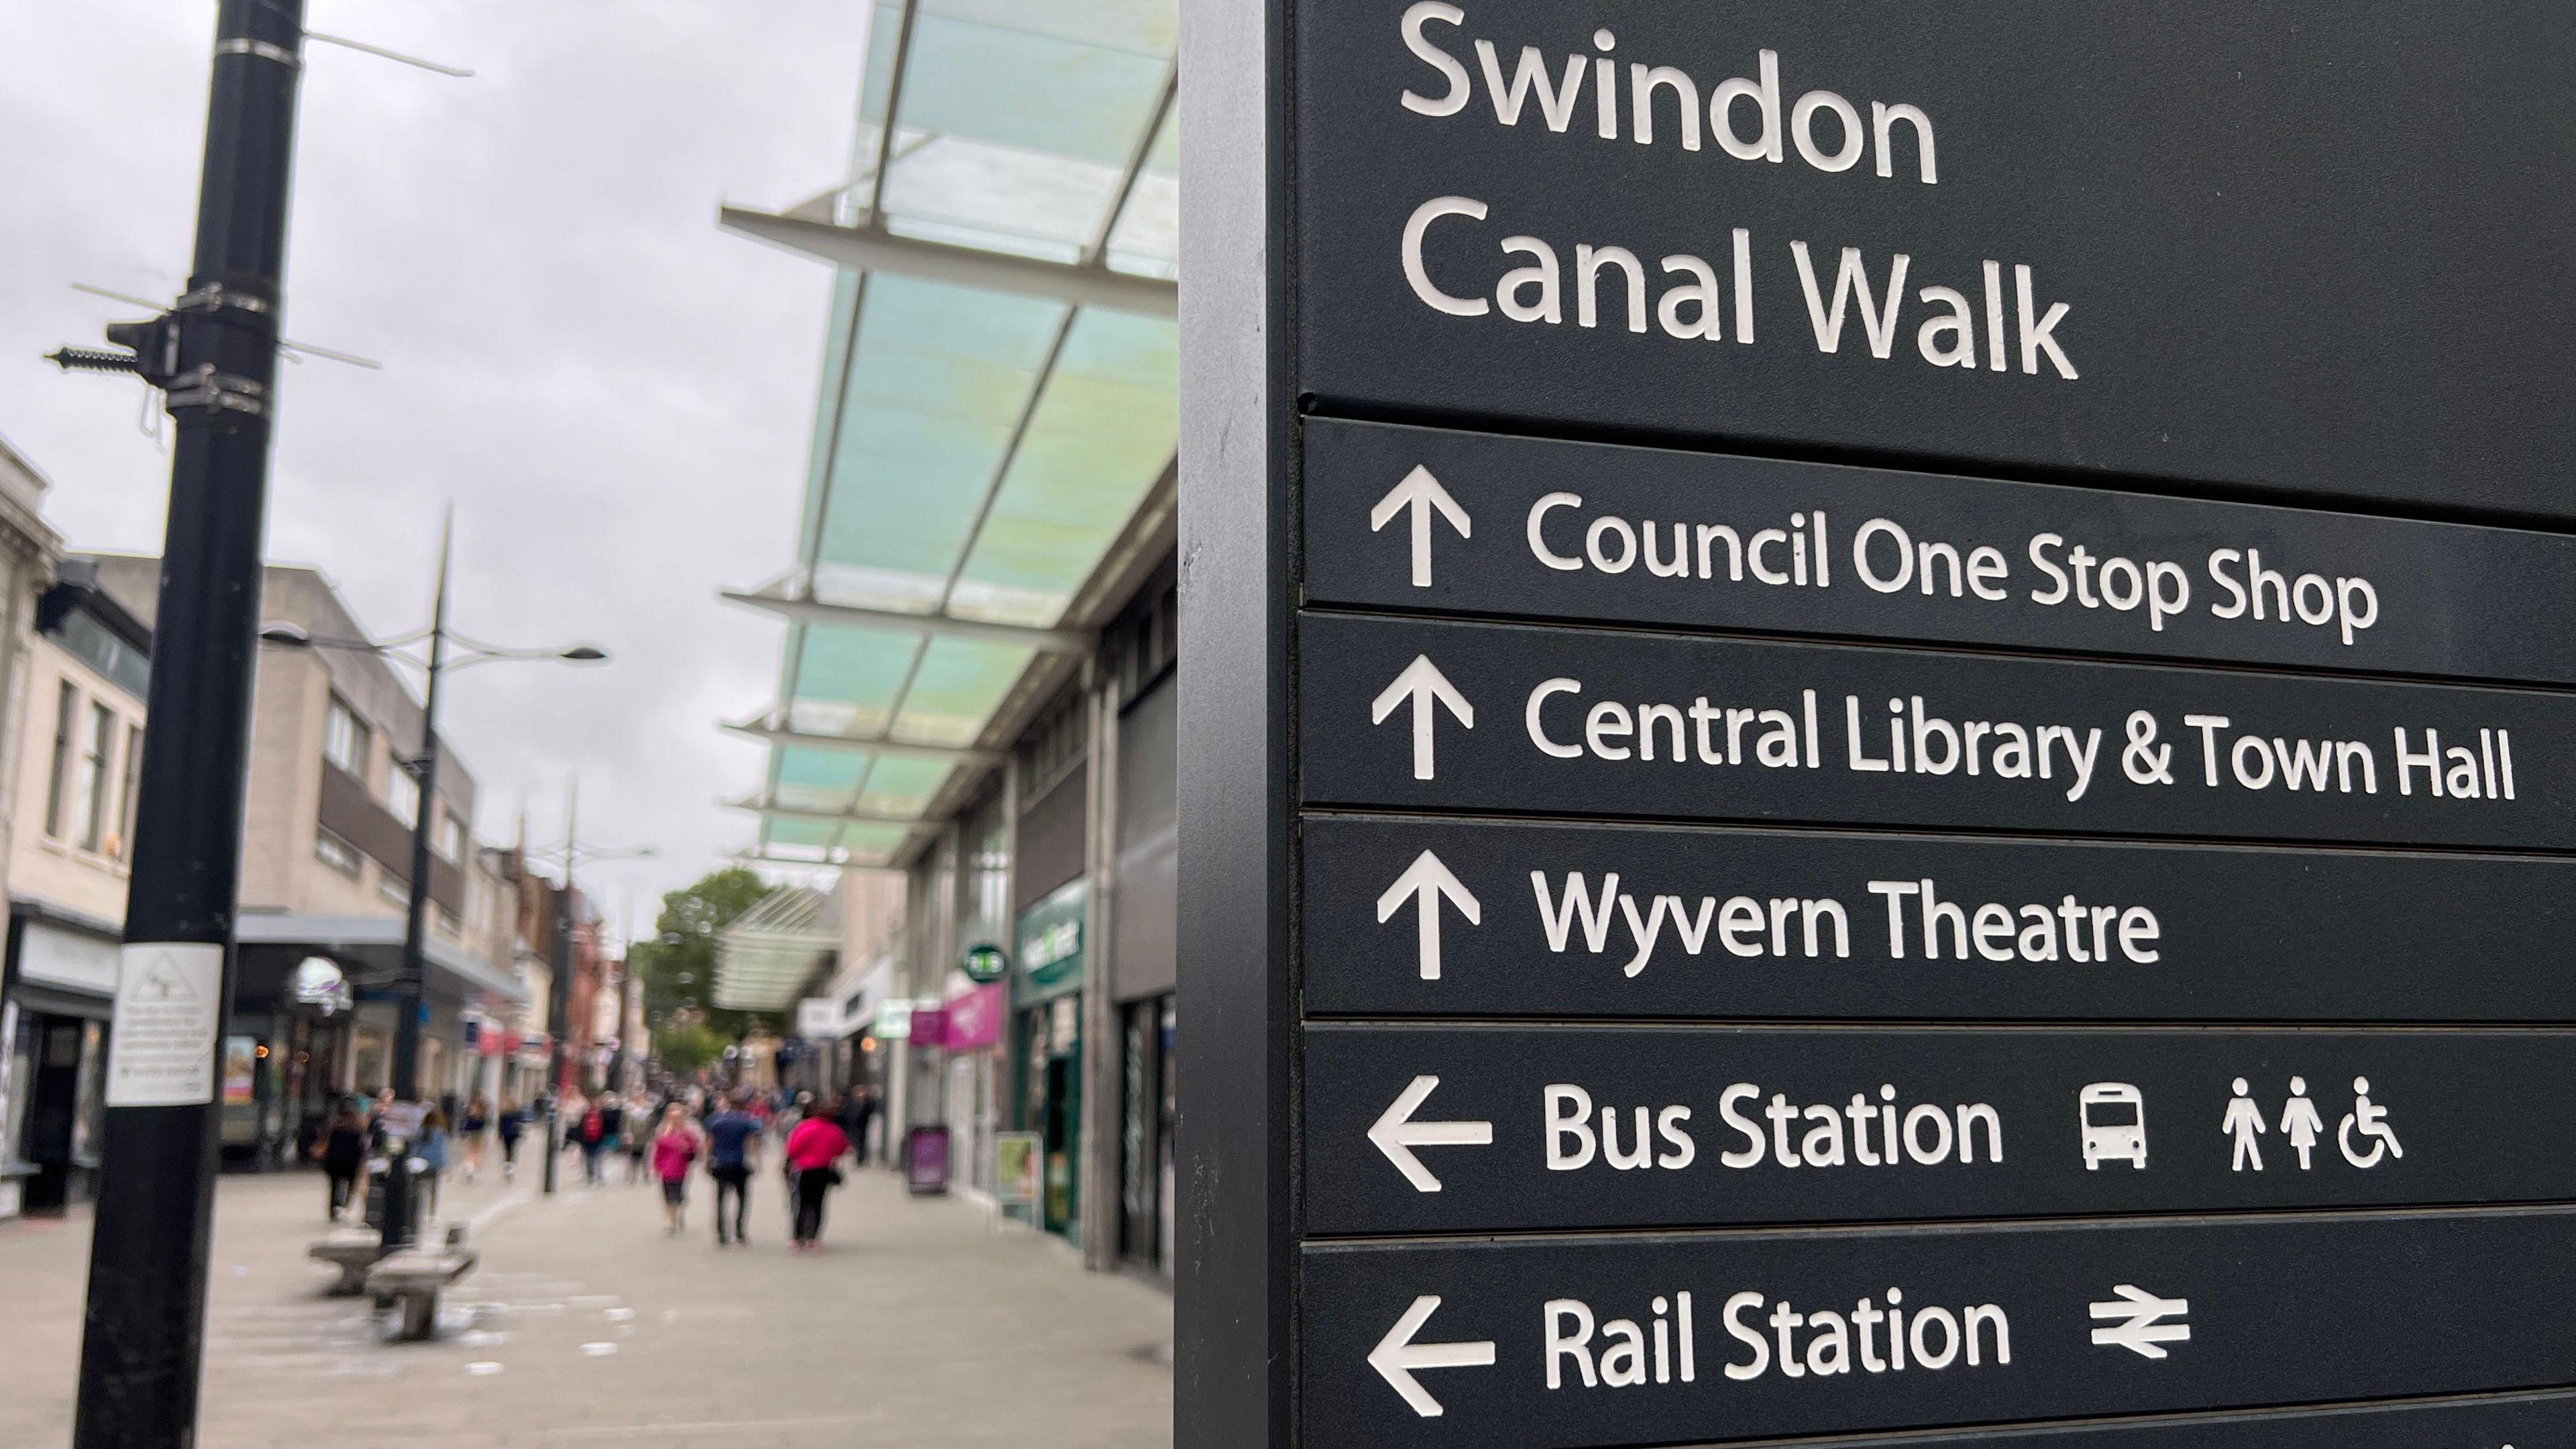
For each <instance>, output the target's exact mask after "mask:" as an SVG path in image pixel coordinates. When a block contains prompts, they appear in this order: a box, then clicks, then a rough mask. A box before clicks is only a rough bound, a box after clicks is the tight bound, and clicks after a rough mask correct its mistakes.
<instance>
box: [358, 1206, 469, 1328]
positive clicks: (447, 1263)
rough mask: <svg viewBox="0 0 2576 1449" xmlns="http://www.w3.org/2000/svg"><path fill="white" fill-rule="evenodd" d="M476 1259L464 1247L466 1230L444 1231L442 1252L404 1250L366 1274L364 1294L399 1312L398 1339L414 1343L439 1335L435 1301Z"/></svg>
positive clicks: (380, 1262)
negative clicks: (395, 1307)
mask: <svg viewBox="0 0 2576 1449" xmlns="http://www.w3.org/2000/svg"><path fill="white" fill-rule="evenodd" d="M478 1258H479V1255H478V1254H476V1253H474V1252H473V1251H472V1250H470V1249H468V1248H467V1247H466V1246H465V1229H463V1228H461V1227H456V1228H450V1229H448V1230H447V1245H446V1246H445V1247H444V1248H405V1249H403V1250H402V1251H401V1252H399V1253H392V1254H388V1255H387V1256H385V1257H383V1258H380V1259H378V1260H377V1261H376V1264H375V1266H374V1267H372V1268H369V1269H367V1271H366V1280H365V1285H366V1292H367V1293H368V1294H369V1295H371V1296H372V1297H373V1298H374V1299H375V1300H376V1303H377V1305H378V1306H379V1307H382V1306H385V1305H388V1304H392V1305H398V1306H400V1308H401V1309H402V1332H401V1337H402V1338H403V1340H404V1341H405V1342H411V1343H417V1342H420V1341H422V1340H425V1339H429V1338H433V1337H435V1336H437V1333H438V1297H439V1295H440V1294H441V1293H444V1292H446V1291H447V1289H448V1287H449V1285H451V1284H453V1283H455V1282H456V1280H458V1279H459V1278H462V1277H464V1276H465V1275H466V1274H468V1273H471V1272H473V1271H474V1265H475V1263H476V1262H477V1261H478Z"/></svg>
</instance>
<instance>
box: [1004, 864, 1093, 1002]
mask: <svg viewBox="0 0 2576 1449" xmlns="http://www.w3.org/2000/svg"><path fill="white" fill-rule="evenodd" d="M1090 902H1091V882H1090V881H1088V880H1077V881H1072V882H1070V883H1068V884H1066V885H1064V886H1062V887H1060V888H1059V889H1057V890H1056V891H1055V892H1054V893H1052V894H1050V895H1049V896H1048V897H1047V898H1046V899H1045V900H1042V901H1040V902H1038V903H1037V904H1036V905H1034V906H1031V907H1029V908H1028V910H1027V911H1025V912H1023V913H1022V914H1021V916H1020V928H1019V956H1020V973H1019V995H1020V998H1021V999H1022V1000H1024V1001H1027V1000H1043V999H1044V998H1046V997H1049V996H1053V995H1055V994H1056V993H1058V992H1061V991H1071V990H1074V989H1076V988H1078V987H1080V986H1081V985H1082V918H1083V914H1084V912H1085V910H1086V909H1087V908H1088V907H1089V905H1090Z"/></svg>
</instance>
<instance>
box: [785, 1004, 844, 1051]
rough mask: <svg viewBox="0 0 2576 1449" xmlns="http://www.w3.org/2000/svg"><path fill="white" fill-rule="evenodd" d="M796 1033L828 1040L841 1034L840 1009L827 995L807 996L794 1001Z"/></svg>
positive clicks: (810, 1037)
mask: <svg viewBox="0 0 2576 1449" xmlns="http://www.w3.org/2000/svg"><path fill="white" fill-rule="evenodd" d="M796 1034H797V1035H798V1036H801V1037H806V1038H809V1039H811V1040H814V1041H830V1040H831V1039H832V1038H834V1037H837V1036H839V1035H840V1034H841V1009H840V1007H838V1006H836V1005H834V1004H833V1002H832V999H831V998H830V997H828V996H809V997H806V998H805V999H804V1000H802V1001H799V1002H797V1003H796Z"/></svg>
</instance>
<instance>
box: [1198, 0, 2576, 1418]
mask: <svg viewBox="0 0 2576 1449" xmlns="http://www.w3.org/2000/svg"><path fill="white" fill-rule="evenodd" d="M1183 46H1184V49H1185V51H1186V52H1187V53H1188V56H1189V62H1190V67H1191V71H1192V74H1194V75H1197V76H1199V77H1201V78H1202V81H1203V83H1202V84H1199V85H1196V86H1193V87H1191V88H1189V90H1188V91H1186V92H1185V94H1184V96H1183V102H1182V103H1183V105H1184V106H1185V107H1186V108H1187V114H1186V115H1185V116H1184V118H1183V123H1182V124H1183V130H1184V133H1185V134H1186V135H1187V136H1188V137H1189V147H1188V150H1187V151H1186V153H1185V165H1184V171H1185V177H1184V182H1185V185H1184V190H1185V193H1186V195H1187V196H1188V205H1187V207H1186V208H1185V211H1184V216H1183V246H1182V268H1183V271H1184V274H1185V275H1186V276H1187V277H1188V279H1189V280H1188V285H1187V286H1186V287H1185V289H1184V291H1185V295H1184V306H1183V308H1182V329H1183V350H1184V365H1183V368H1182V377H1183V389H1184V392H1183V404H1184V406H1183V443H1182V467H1181V475H1182V480H1183V489H1182V535H1183V537H1182V590H1183V606H1182V612H1183V621H1184V623H1183V631H1182V644H1183V653H1184V667H1183V669H1182V671H1181V673H1182V678H1183V681H1184V683H1183V695H1182V726H1181V728H1182V733H1181V747H1180V757H1181V792H1182V793H1181V834H1182V841H1183V850H1182V852H1181V871H1182V876H1181V879H1182V904H1181V913H1182V918H1181V941H1182V947H1181V952H1180V959H1181V993H1182V1005H1181V1008H1180V1011H1181V1020H1182V1025H1181V1028H1180V1030H1181V1039H1180V1040H1181V1050H1182V1052H1183V1054H1184V1057H1185V1059H1186V1063H1187V1065H1186V1071H1187V1073H1188V1081H1189V1090H1188V1093H1187V1095H1186V1097H1185V1099H1184V1110H1183V1113H1182V1117H1181V1123H1180V1131H1181V1143H1180V1146H1181V1157H1182V1163H1181V1169H1180V1174H1179V1175H1180V1181H1181V1184H1182V1193H1183V1207H1182V1211H1181V1222H1182V1229H1181V1243H1180V1256H1179V1297H1178V1329H1177V1352H1178V1363H1177V1368H1178V1378H1177V1385H1176V1406H1175V1413H1176V1430H1177V1432H1176V1442H1177V1443H1178V1444H1179V1445H1180V1446H1181V1449H1246V1446H1254V1449H1362V1446H1367V1449H1412V1446H1427V1449H1437V1446H1469V1445H1472V1446H1477V1449H1628V1446H1638V1449H1642V1446H1671V1445H1729V1444H1738V1443H1745V1444H1751V1443H1770V1442H1775V1441H1782V1440H1795V1441H1798V1442H1800V1443H1802V1444H1813V1445H1818V1446H1824V1449H1895V1446H1899V1445H1903V1446H1976V1449H2005V1446H2011V1449H2327V1446H2333V1449H2472V1446H2474V1449H2509V1446H2514V1445H2520V1446H2522V1449H2534V1446H2535V1445H2544V1444H2549V1443H2555V1442H2558V1441H2561V1440H2564V1439H2567V1438H2568V1437H2570V1435H2571V1433H2576V1307H2571V1304H2576V1276H2571V1269H2570V1268H2569V1265H2570V1264H2571V1263H2576V972H2571V971H2569V970H2567V969H2566V964H2565V963H2566V962H2567V959H2568V952H2567V947H2566V942H2567V941H2568V939H2569V937H2570V932H2571V929H2576V764H2571V763H2570V762H2571V761H2576V494H2570V493H2569V492H2568V491H2567V489H2566V486H2565V484H2564V479H2565V478H2566V477H2567V476H2569V472H2570V465H2571V464H2576V445H2571V443H2570V441H2569V440H2570V438H2571V437H2576V429H2571V428H2570V426H2569V421H2570V419H2569V411H2570V410H2569V404H2568V401H2567V395H2566V392H2565V379H2566V377H2567V376H2569V375H2570V374H2571V372H2576V341H2571V339H2576V300H2571V298H2576V292H2571V291H2570V290H2569V289H2566V288H2561V287H2551V286H2548V285H2545V284H2544V283H2543V281H2542V280H2540V279H2542V278H2545V277H2546V276H2548V275H2550V274H2551V259H2552V256H2553V254H2554V250H2555V248H2556V246H2557V241H2558V238H2560V237H2563V236H2564V235H2566V234H2568V232H2569V231H2570V230H2571V229H2576V161H2571V160H2570V158H2571V157H2572V156H2576V146H2571V145H2570V144H2569V135H2568V125H2567V119H2566V115H2567V113H2566V107H2565V105H2564V102H2563V93H2564V87H2563V84H2562V82H2561V80H2560V77H2561V76H2562V75H2563V74H2564V72H2565V71H2566V69H2567V67H2568V65H2569V63H2570V62H2571V61H2576V25H2571V24H2570V23H2569V22H2567V21H2566V20H2565V19H2564V18H2562V17H2560V16H2558V15H2556V14H2555V13H2554V12H2548V11H2545V10H2540V9H2526V10H2517V11H2512V12H2510V13H2507V12H2494V13H2490V12H2488V11H2483V10H2481V11H2475V12H2469V13H2464V12H2457V11H2450V12H2444V11H2437V10H2426V9H2423V8H2421V7H2405V6H2399V5H2397V4H2394V3H2388V0H2364V3H2360V4H2354V3H2350V0H2336V3H2327V0H2288V3H2285V4H2282V5H2275V6H2269V7H2262V8H2260V10H2259V12H2254V11H2248V10H2246V9H2245V8H2244V7H2241V6H2227V5H2220V4H2215V3H2211V4H2192V5H2187V6H2183V7H2179V8H2176V7H2170V6H2169V7H2158V8H2151V9H2143V10H2137V11H2135V12H2134V13H2132V12H2130V11H2123V10H2120V9H2118V8H2116V7H2114V8H2111V9H2104V8H2102V7H2069V6H2064V5H2057V4H2049V3H2046V0H1996V3H1993V4H1984V5H1979V6H1976V7H1973V8H1969V9H1960V8H1958V7H1949V8H1925V7H1920V6H1901V5H1895V4H1889V3H1859V4H1852V5H1842V6H1816V5H1812V4H1792V3H1789V0H1751V3H1747V4H1739V5H1729V6H1723V7H1710V6H1662V7H1640V6H1633V5H1618V4H1609V3H1603V4H1596V5H1592V6H1590V7H1589V8H1586V7H1584V6H1575V7H1572V8H1568V7H1566V6H1564V5H1562V4H1553V3H1541V0H1279V3H1275V4H1268V5H1262V6H1245V5H1237V4H1227V3H1220V0H1189V3H1185V4H1184V6H1183ZM1209 76H1218V77H1222V78H1223V80H1222V83H1221V84H1209V83H1204V81H1205V78H1207V77H1209Z"/></svg>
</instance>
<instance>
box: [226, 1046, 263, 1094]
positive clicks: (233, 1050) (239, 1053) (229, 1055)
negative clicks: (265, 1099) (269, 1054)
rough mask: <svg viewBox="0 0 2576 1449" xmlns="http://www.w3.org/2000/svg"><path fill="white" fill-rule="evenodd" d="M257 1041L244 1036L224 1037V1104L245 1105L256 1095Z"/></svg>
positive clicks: (257, 1069)
mask: <svg viewBox="0 0 2576 1449" xmlns="http://www.w3.org/2000/svg"><path fill="white" fill-rule="evenodd" d="M258 1073H259V1043H258V1041H257V1040H256V1039H254V1038H251V1037H246V1036H228V1037H225V1038H224V1105H225V1106H227V1107H240V1106H245V1105H247V1104H248V1103H249V1102H250V1101H251V1099H252V1098H253V1097H254V1096H256V1095H258V1085H257V1083H258Z"/></svg>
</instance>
